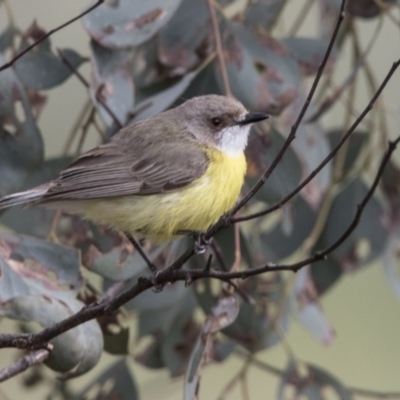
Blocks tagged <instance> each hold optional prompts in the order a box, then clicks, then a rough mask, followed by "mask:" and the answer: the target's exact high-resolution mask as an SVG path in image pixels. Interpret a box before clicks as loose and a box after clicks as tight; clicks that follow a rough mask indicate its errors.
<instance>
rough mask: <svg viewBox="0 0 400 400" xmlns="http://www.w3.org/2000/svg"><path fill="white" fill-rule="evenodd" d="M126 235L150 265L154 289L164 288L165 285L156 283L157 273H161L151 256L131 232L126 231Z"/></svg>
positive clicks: (157, 290)
mask: <svg viewBox="0 0 400 400" xmlns="http://www.w3.org/2000/svg"><path fill="white" fill-rule="evenodd" d="M125 236H126V237H127V238H128V239H129V241H130V242H131V243H132V245H133V247H134V248H135V249H136V251H137V252H138V253H139V254H140V255H141V257H142V258H143V260H144V261H145V262H146V264H147V266H148V267H149V269H150V271H151V281H152V283H153V284H154V291H155V292H161V291H162V290H163V289H164V285H157V284H156V280H157V275H158V274H159V273H160V271H159V270H158V268H157V267H156V266H155V265H154V263H153V262H152V261H151V260H150V258H149V256H148V255H147V254H146V252H145V251H144V250H143V247H142V246H141V245H140V244H139V242H138V241H137V240H136V239H135V238H134V237H133V236H132V235H131V234H130V233H125Z"/></svg>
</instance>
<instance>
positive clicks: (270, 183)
mask: <svg viewBox="0 0 400 400" xmlns="http://www.w3.org/2000/svg"><path fill="white" fill-rule="evenodd" d="M284 142H285V139H284V137H283V136H282V135H281V134H280V133H279V132H278V131H277V130H275V129H271V130H270V131H269V132H268V131H267V130H266V128H265V127H264V125H263V124H259V126H258V130H257V134H252V135H251V136H250V139H249V144H248V146H247V149H246V157H247V162H248V167H247V176H246V185H247V187H248V188H251V187H252V186H253V185H255V184H256V182H257V181H258V179H259V178H260V176H261V175H262V174H263V173H264V172H265V171H266V170H267V168H268V167H269V166H270V165H271V163H272V162H273V161H274V159H275V157H276V155H277V154H278V152H279V151H280V149H281V148H282V146H283V144H284ZM300 178H301V163H300V160H299V158H298V156H297V155H296V153H294V151H293V150H292V149H291V148H289V149H288V150H287V151H286V153H285V156H284V158H283V159H282V160H281V161H280V162H279V164H278V165H277V167H276V168H275V170H274V172H273V173H272V174H271V175H270V177H269V178H268V180H267V182H266V183H265V184H264V185H263V186H262V187H261V188H260V190H258V191H257V193H256V195H255V197H256V199H257V200H261V201H264V202H266V203H275V202H277V201H279V200H281V198H282V197H283V196H285V195H286V194H288V193H290V192H291V191H292V190H293V189H294V188H296V187H297V185H298V184H299V182H300Z"/></svg>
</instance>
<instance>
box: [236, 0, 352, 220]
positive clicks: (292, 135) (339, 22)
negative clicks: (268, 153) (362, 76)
mask: <svg viewBox="0 0 400 400" xmlns="http://www.w3.org/2000/svg"><path fill="white" fill-rule="evenodd" d="M345 4H346V0H342V5H341V8H340V13H339V16H338V19H337V22H336V26H335V29H334V31H333V34H332V37H331V40H330V42H329V45H328V47H327V49H326V52H325V55H324V58H323V60H322V63H321V65H320V66H319V68H318V72H317V74H316V75H315V79H314V82H313V84H312V86H311V89H310V91H309V93H308V96H307V98H306V100H305V102H304V105H303V107H302V109H301V110H300V113H299V115H298V116H297V119H296V121H295V123H294V124H293V126H292V128H291V130H290V133H289V136H288V137H287V138H286V140H285V143H284V144H283V146H282V148H281V149H280V151H279V153H278V154H277V156H276V157H275V159H274V160H273V161H272V163H271V165H270V166H269V168H268V169H267V170H266V171H265V172H264V174H263V175H262V177H261V178H260V179H259V180H258V182H257V183H256V184H255V185H254V186H253V187H252V188H251V190H250V191H249V192H248V193H247V194H246V196H244V198H243V199H242V200H241V201H239V203H238V204H237V205H236V207H235V208H234V209H233V210H232V212H231V213H230V215H234V214H236V213H237V212H238V211H239V210H240V209H241V208H242V207H243V206H244V205H245V204H247V202H248V201H249V200H250V199H251V198H253V196H254V195H255V194H256V193H257V192H258V190H260V188H261V187H262V186H263V185H264V183H265V182H266V181H267V180H268V178H269V177H270V176H271V174H272V172H273V171H274V170H275V168H276V167H277V165H278V164H279V162H280V161H281V159H282V157H283V156H284V154H285V153H286V151H287V149H288V148H289V146H290V144H291V143H292V141H293V140H294V139H295V137H296V132H297V129H298V128H299V125H300V123H301V121H302V120H303V118H304V115H305V113H306V112H307V110H308V107H309V105H310V103H311V100H312V98H313V96H314V93H315V91H316V89H317V86H318V83H319V81H320V79H321V76H322V74H323V72H324V69H325V66H326V63H327V62H328V59H329V56H330V54H331V52H332V48H333V45H334V43H335V41H336V37H337V35H338V32H339V28H340V26H341V25H342V21H343V19H344V7H345ZM239 219H240V218H239Z"/></svg>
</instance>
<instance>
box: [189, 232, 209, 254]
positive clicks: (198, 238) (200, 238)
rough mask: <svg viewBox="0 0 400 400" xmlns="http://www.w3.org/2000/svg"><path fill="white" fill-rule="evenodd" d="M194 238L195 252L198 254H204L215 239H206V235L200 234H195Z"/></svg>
mask: <svg viewBox="0 0 400 400" xmlns="http://www.w3.org/2000/svg"><path fill="white" fill-rule="evenodd" d="M192 237H193V239H194V252H195V253H196V254H203V253H204V252H205V251H206V250H207V247H208V246H209V245H210V244H211V243H212V240H213V238H210V239H206V237H205V235H204V233H200V232H193V233H192Z"/></svg>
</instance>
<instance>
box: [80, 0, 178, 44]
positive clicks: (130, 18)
mask: <svg viewBox="0 0 400 400" xmlns="http://www.w3.org/2000/svg"><path fill="white" fill-rule="evenodd" d="M94 3H95V1H92V2H91V4H94ZM180 3H181V0H141V1H136V2H132V1H131V0H119V1H118V4H117V5H116V6H115V7H113V6H110V5H108V4H107V3H103V4H102V5H101V6H100V7H97V8H96V9H95V10H93V11H92V12H91V13H89V14H86V15H85V16H84V17H83V26H84V28H85V29H86V31H87V33H88V34H89V35H90V36H91V37H92V39H93V40H95V41H96V42H98V43H99V44H101V45H102V46H104V47H109V48H127V47H134V46H138V45H140V44H142V43H144V42H146V41H147V40H149V39H150V38H151V37H152V36H154V35H155V34H156V33H157V32H158V31H159V30H160V29H161V28H162V27H163V26H164V25H165V24H167V23H168V22H169V20H170V19H171V18H172V16H173V15H174V13H175V11H176V10H177V8H178V6H179V4H180Z"/></svg>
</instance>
